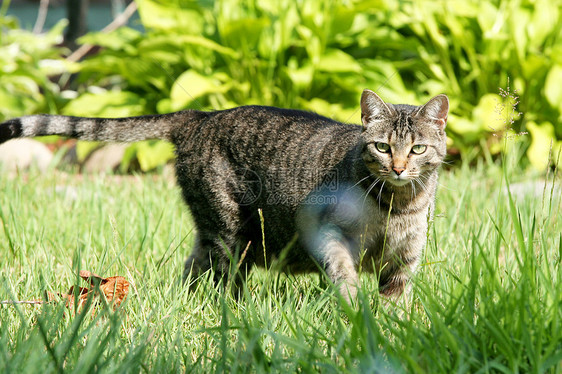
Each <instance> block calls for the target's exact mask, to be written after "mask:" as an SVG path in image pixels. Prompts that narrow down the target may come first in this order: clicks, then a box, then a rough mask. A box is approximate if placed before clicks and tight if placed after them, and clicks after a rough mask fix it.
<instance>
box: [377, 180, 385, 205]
mask: <svg viewBox="0 0 562 374" xmlns="http://www.w3.org/2000/svg"><path fill="white" fill-rule="evenodd" d="M385 183H386V180H383V181H382V186H381V188H380V190H379V196H378V200H379V207H380V206H381V192H382V189H383V188H384V184H385Z"/></svg>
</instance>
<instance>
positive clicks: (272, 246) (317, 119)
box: [0, 90, 449, 300]
mask: <svg viewBox="0 0 562 374" xmlns="http://www.w3.org/2000/svg"><path fill="white" fill-rule="evenodd" d="M448 110H449V103H448V99H447V96H445V95H438V96H436V97H434V98H432V99H431V100H429V101H428V102H427V103H426V104H425V105H423V106H412V105H403V104H400V105H393V104H388V103H385V102H384V101H383V100H382V99H381V98H379V96H377V94H375V93H374V92H372V91H370V90H365V91H363V94H362V96H361V112H362V113H361V119H362V123H363V126H362V127H361V126H356V125H350V124H343V123H339V122H336V121H334V120H331V119H328V118H325V117H322V116H320V115H317V114H314V113H310V112H305V111H300V110H289V109H279V108H274V107H264V106H242V107H237V108H233V109H228V110H222V111H213V112H204V111H197V110H186V111H181V112H176V113H170V114H164V115H149V116H140V117H130V118H116V119H109V118H82V117H69V116H57V115H32V116H25V117H21V118H15V119H11V120H8V121H6V122H4V123H2V124H0V143H2V142H5V141H7V140H9V139H13V138H18V137H33V136H40V135H62V136H67V137H72V138H77V139H82V140H97V141H113V142H133V141H138V140H144V139H165V140H168V141H170V142H171V143H173V144H174V145H175V152H176V156H177V157H176V175H177V182H178V184H179V186H180V187H181V190H182V194H183V198H184V199H185V202H186V203H187V205H189V208H190V210H191V212H192V215H193V218H194V221H195V225H196V227H197V236H196V243H195V246H194V248H193V251H192V253H191V255H190V256H189V258H188V259H187V261H186V263H185V271H184V279H187V278H189V279H192V280H195V279H196V278H197V275H199V274H201V273H203V272H205V271H207V270H208V269H210V268H211V267H213V268H214V269H215V274H216V276H217V277H218V279H222V280H224V279H226V277H228V273H229V266H230V263H231V259H232V258H233V257H236V258H237V260H236V261H237V263H240V264H241V265H242V266H243V269H245V271H243V272H241V273H244V274H246V273H247V271H249V269H250V268H251V267H252V266H253V265H260V266H269V265H270V264H272V263H274V262H276V263H277V265H280V266H281V267H282V269H284V270H286V271H290V272H293V273H298V272H309V271H317V270H319V269H323V270H324V271H325V273H326V274H327V275H328V276H329V277H330V279H331V281H332V282H333V283H334V284H336V285H337V287H338V289H339V290H340V292H341V294H342V295H343V296H344V297H345V298H346V299H348V300H350V299H353V298H354V297H355V294H356V291H357V289H356V287H357V281H358V279H357V278H358V275H357V274H358V269H359V267H361V269H362V270H365V271H369V272H373V273H375V274H377V277H378V279H379V290H380V293H381V294H383V295H387V296H398V295H400V294H401V293H403V292H404V290H406V289H407V288H408V280H409V278H410V277H411V275H412V274H413V273H414V271H415V269H416V267H417V265H418V264H419V262H420V258H421V254H422V250H423V248H424V245H425V241H426V234H427V229H428V220H429V218H430V216H431V214H432V210H433V204H434V199H435V191H436V187H437V178H438V175H437V174H438V168H439V166H440V164H441V163H442V161H443V158H444V157H445V153H446V137H445V131H444V129H445V124H446V121H447V113H448ZM262 225H263V229H262ZM264 245H265V247H264Z"/></svg>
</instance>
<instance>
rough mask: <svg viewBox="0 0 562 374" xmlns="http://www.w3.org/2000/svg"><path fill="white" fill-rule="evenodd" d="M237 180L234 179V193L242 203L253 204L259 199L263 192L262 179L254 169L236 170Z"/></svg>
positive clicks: (238, 201) (235, 197) (236, 198)
mask: <svg viewBox="0 0 562 374" xmlns="http://www.w3.org/2000/svg"><path fill="white" fill-rule="evenodd" d="M235 174H236V180H234V181H232V185H233V192H232V193H233V195H234V199H235V200H236V202H237V203H238V204H240V205H251V204H253V203H255V202H256V201H258V199H259V197H260V195H261V193H262V187H263V184H262V181H261V179H260V176H259V175H258V174H257V173H256V172H255V171H253V170H250V169H245V168H240V169H237V170H236V172H235Z"/></svg>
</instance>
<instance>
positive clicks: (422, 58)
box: [0, 0, 562, 169]
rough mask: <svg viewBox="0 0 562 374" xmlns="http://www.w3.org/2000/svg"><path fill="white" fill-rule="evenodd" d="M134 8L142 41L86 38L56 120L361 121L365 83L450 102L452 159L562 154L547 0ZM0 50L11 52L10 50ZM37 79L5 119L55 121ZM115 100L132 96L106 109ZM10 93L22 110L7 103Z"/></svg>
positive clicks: (224, 1) (540, 158)
mask: <svg viewBox="0 0 562 374" xmlns="http://www.w3.org/2000/svg"><path fill="white" fill-rule="evenodd" d="M137 4H138V11H139V14H140V19H141V22H142V24H143V26H144V28H145V31H144V32H139V31H136V30H133V29H131V28H127V27H122V28H119V29H117V30H115V31H113V32H111V33H101V32H100V33H90V34H87V35H86V36H84V37H83V38H82V39H81V42H82V43H89V44H93V45H97V46H99V47H101V50H100V51H99V53H97V54H95V55H92V56H90V57H88V58H87V59H85V60H84V61H81V62H80V63H79V64H78V65H77V66H73V69H74V70H73V71H77V72H79V75H78V79H77V80H76V81H75V82H74V84H73V86H72V88H73V89H75V90H76V91H77V92H78V93H79V97H78V98H76V99H74V100H72V101H71V102H70V103H69V104H68V106H69V109H66V108H63V109H62V112H63V113H70V112H72V113H75V114H81V115H85V113H88V112H93V111H92V110H90V108H91V107H92V105H91V104H92V102H93V101H95V100H99V101H100V102H102V103H107V104H108V105H106V106H104V108H103V110H99V111H97V112H95V113H93V114H95V115H101V114H102V113H104V114H105V115H108V116H118V115H122V114H123V113H128V115H134V114H148V113H166V112H171V111H176V110H182V109H186V108H194V109H203V110H218V109H224V108H229V107H233V106H238V105H246V104H262V105H274V106H281V107H291V108H302V109H306V110H313V111H317V112H319V113H321V114H323V115H326V116H331V117H335V118H337V119H339V120H342V121H348V122H353V123H360V113H359V109H358V103H359V97H360V93H361V91H362V89H363V88H371V89H374V90H375V91H377V92H379V93H380V95H381V96H382V97H383V98H384V99H385V100H387V101H389V102H394V103H418V104H419V103H423V102H425V101H426V100H427V99H428V98H429V97H431V96H433V95H436V94H439V93H446V94H448V95H449V97H450V99H451V113H450V119H449V122H448V135H449V137H450V139H449V140H450V141H449V150H450V152H451V154H453V155H454V154H458V155H460V156H461V157H465V158H467V159H473V158H474V156H475V155H480V156H484V157H487V158H488V159H493V158H494V157H496V156H497V155H499V152H500V150H502V149H504V148H505V147H504V146H503V145H502V144H503V143H504V142H503V140H502V139H503V138H505V136H511V135H512V134H520V133H529V135H526V136H522V137H521V139H520V141H521V143H522V145H523V147H524V149H525V150H526V154H527V157H526V158H525V159H524V160H523V161H524V163H526V164H530V165H533V166H534V167H536V168H538V169H541V168H544V167H545V166H546V165H547V159H546V158H545V157H548V156H545V154H546V153H545V151H544V150H545V149H549V150H550V148H551V144H552V152H550V151H549V154H551V156H550V157H551V158H552V159H554V160H556V159H557V157H556V155H557V152H559V150H560V149H562V142H561V140H562V126H559V122H560V120H561V119H562V107H561V104H560V103H561V102H562V88H561V86H560V84H558V82H559V81H560V79H562V59H561V58H560V56H562V53H561V52H562V10H561V8H560V6H559V5H558V4H557V3H556V2H552V1H549V0H536V1H529V0H518V1H508V0H487V1H484V2H480V1H476V0H470V1H466V2H463V3H462V4H461V3H458V2H445V1H439V2H431V1H427V0H414V1H409V2H393V1H384V0H376V1H368V0H350V1H316V0H313V1H305V0H292V1H283V2H278V1H273V0H262V1H256V0H244V1H235V0H217V1H214V2H208V1H197V2H196V1H188V0H139V1H138V2H137ZM13 32H15V31H13ZM52 33H54V34H55V35H60V32H59V31H55V30H53V31H52ZM14 35H15V34H14ZM5 40H7V39H6V38H5ZM22 40H23V39H22ZM2 43H3V44H2V45H4V46H5V47H4V48H8V45H9V43H7V42H2ZM35 43H37V42H35ZM28 44H29V45H30V46H33V45H34V42H30V43H28ZM10 48H12V49H13V48H14V47H10ZM6 50H7V49H6ZM18 53H19V52H18ZM26 53H27V52H26ZM43 53H47V52H46V51H45V52H43ZM48 53H49V54H51V55H53V54H54V55H57V54H59V53H60V51H59V50H57V49H49V50H48ZM28 54H29V53H28ZM5 55H6V56H9V54H5ZM25 56H27V55H26V54H25V53H23V57H22V59H23V60H22V63H21V64H22V66H23V64H24V62H25V61H30V60H31V61H32V63H31V64H30V66H31V67H33V66H37V65H38V64H37V63H36V62H33V61H36V60H37V59H38V57H37V56H41V54H38V53H35V52H34V53H33V57H29V56H27V57H25ZM33 59H35V60H33ZM8 60H10V61H12V59H11V57H10V58H7V57H6V60H5V61H4V60H1V59H0V61H4V62H2V64H4V66H9V62H8ZM34 64H35V65H34ZM29 68H30V67H28V66H25V67H24V68H23V70H25V69H29ZM10 72H11V70H10ZM25 74H28V73H25ZM25 74H24V76H25ZM8 75H9V76H10V77H9V78H4V79H9V80H15V81H18V80H21V78H18V77H19V76H18V75H17V74H11V73H10V74H5V76H8ZM28 75H33V74H31V73H29V74H28ZM33 77H34V78H32V80H33V79H34V80H33V82H34V83H33V84H30V85H29V87H30V88H29V87H28V86H27V85H25V84H20V85H19V86H18V85H16V84H15V83H13V82H12V83H9V82H8V83H9V84H5V85H3V86H2V87H3V89H4V90H9V91H7V92H9V93H10V92H15V91H17V89H16V88H14V87H15V86H17V87H24V88H25V89H24V88H20V90H23V91H21V92H26V93H28V92H29V93H30V94H29V95H23V94H16V95H11V96H10V98H9V99H7V100H6V101H5V102H6V103H8V104H7V105H6V106H5V108H4V109H2V110H4V111H7V110H9V111H10V112H6V114H4V116H14V115H19V114H20V113H21V114H24V113H23V112H25V113H26V114H27V113H30V112H35V111H48V112H55V111H58V110H59V108H60V107H61V103H62V104H64V102H65V100H64V99H62V97H63V95H61V94H60V93H59V91H60V89H59V88H58V86H57V85H53V84H52V83H50V82H49V81H48V79H46V78H45V75H33ZM24 81H26V79H24ZM38 86H39V87H40V89H37V87H38ZM500 88H502V89H504V90H507V89H509V90H510V92H511V93H515V94H516V95H517V97H518V99H517V101H518V102H517V113H521V114H517V115H515V116H514V117H513V118H512V119H513V122H511V119H510V120H509V121H508V122H506V115H507V112H504V111H502V109H501V108H502V107H510V106H511V105H512V103H511V102H510V100H511V99H506V98H504V97H502V96H501V95H500V93H501V92H500V91H499V89H500ZM26 90H27V91H26ZM117 91H119V92H121V93H116V92H117ZM18 92H19V91H18ZM7 95H9V94H8V93H5V94H4V96H7ZM43 95H45V98H43ZM83 95H84V96H85V97H84V98H82V96H83ZM92 95H95V96H92ZM106 95H107V98H104V97H105V96H106ZM115 95H122V96H123V97H126V98H127V99H126V100H115V101H114V100H112V98H115ZM12 97H16V98H18V99H17V100H19V101H17V100H16V101H17V102H14V103H12V102H11V101H10V100H14V99H12ZM24 97H25V98H24ZM29 97H31V98H32V99H29ZM30 100H32V101H30ZM74 101H75V102H74ZM18 103H19V104H18ZM18 108H19V109H18ZM157 144H158V143H154V142H152V143H149V146H148V147H147V146H141V147H140V148H139V147H138V146H136V145H133V146H131V151H130V152H128V153H127V154H128V155H133V156H132V157H135V156H134V155H142V154H145V155H146V156H148V157H147V158H150V159H153V160H154V163H151V165H154V164H155V163H162V162H165V161H166V160H168V159H169V158H170V157H172V154H171V153H170V150H169V148H168V150H166V151H165V154H164V155H163V156H162V157H158V156H154V155H149V154H150V153H152V152H153V153H155V154H158V153H159V151H157V150H156V149H157V148H158V149H159V148H162V147H161V146H160V145H157ZM152 148H154V150H153V151H151V149H152ZM506 151H507V152H509V149H507V148H506ZM139 152H140V153H139ZM127 162H128V161H127V160H126V161H125V164H127ZM558 165H560V163H558ZM148 167H152V166H148V165H147V164H145V166H143V169H146V168H148Z"/></svg>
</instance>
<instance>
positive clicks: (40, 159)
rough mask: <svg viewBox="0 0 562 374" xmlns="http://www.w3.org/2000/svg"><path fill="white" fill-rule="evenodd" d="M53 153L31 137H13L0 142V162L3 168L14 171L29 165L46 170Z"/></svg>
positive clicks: (26, 167)
mask: <svg viewBox="0 0 562 374" xmlns="http://www.w3.org/2000/svg"><path fill="white" fill-rule="evenodd" d="M52 161H53V153H52V152H51V151H50V150H49V148H47V146H46V145H45V144H43V143H41V142H38V141H37V140H33V139H13V140H10V141H8V142H6V143H3V144H0V164H2V169H3V170H8V171H15V170H22V169H28V168H29V167H31V166H35V167H37V168H38V169H39V170H41V171H45V170H47V168H48V167H49V164H50V163H51V162H52Z"/></svg>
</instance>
